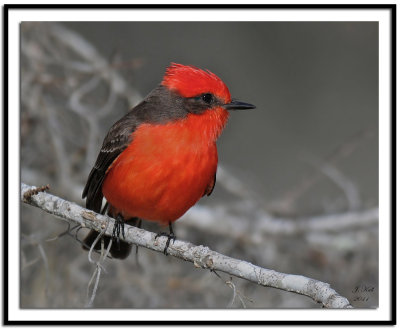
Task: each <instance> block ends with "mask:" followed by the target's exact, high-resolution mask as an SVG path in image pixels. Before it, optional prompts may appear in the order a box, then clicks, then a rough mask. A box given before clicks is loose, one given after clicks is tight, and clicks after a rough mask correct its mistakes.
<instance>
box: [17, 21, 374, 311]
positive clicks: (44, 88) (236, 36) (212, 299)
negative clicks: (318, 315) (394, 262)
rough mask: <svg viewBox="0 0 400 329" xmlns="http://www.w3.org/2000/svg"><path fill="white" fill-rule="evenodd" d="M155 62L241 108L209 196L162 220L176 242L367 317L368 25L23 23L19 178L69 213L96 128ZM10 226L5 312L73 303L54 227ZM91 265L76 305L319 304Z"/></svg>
mask: <svg viewBox="0 0 400 329" xmlns="http://www.w3.org/2000/svg"><path fill="white" fill-rule="evenodd" d="M171 62H177V63H182V64H190V65H195V66H197V67H200V68H203V69H209V70H210V71H212V72H214V73H215V74H217V75H218V76H219V77H220V78H221V79H222V80H223V81H224V82H225V83H226V84H227V85H228V87H229V89H230V91H231V94H232V97H233V98H237V99H239V100H242V101H245V102H249V103H252V104H255V105H256V106H257V109H255V110H252V111H246V112H234V113H231V117H230V120H229V123H228V125H227V127H226V129H225V131H224V133H223V134H222V136H221V138H220V140H219V142H218V150H219V159H220V164H221V168H220V169H219V173H218V176H217V184H216V187H215V190H214V192H213V194H212V196H210V197H209V198H206V199H203V200H201V202H200V204H199V206H196V207H195V208H193V210H192V211H189V213H188V214H187V215H185V216H184V218H182V219H181V220H179V221H177V222H176V224H175V232H176V233H177V236H178V238H180V239H183V240H188V241H191V242H193V243H195V244H203V245H207V246H209V247H210V248H211V249H213V250H216V251H218V252H221V253H224V254H227V255H229V256H232V257H235V258H240V259H243V260H247V261H250V262H252V263H255V264H257V265H259V266H263V267H266V268H270V269H274V270H276V271H281V272H287V273H293V274H300V275H305V276H309V277H312V278H315V279H318V280H321V281H325V282H328V283H330V284H331V286H332V287H333V288H334V289H335V290H337V291H338V292H339V294H341V295H343V296H345V297H347V298H348V299H349V301H350V302H351V303H352V304H353V305H354V306H355V307H377V306H378V292H379V291H378V218H377V207H378V23H373V22H223V23H219V22H215V23H214V22H182V23H180V22H168V23H160V22H143V23H137V22H122V23H117V22H115V23H105V22H98V23H86V22H74V23H58V24H55V23H33V22H32V23H31V22H24V23H22V24H21V81H22V85H21V106H22V107H21V180H22V181H23V182H24V183H27V184H32V185H36V186H38V185H44V184H50V186H51V190H50V192H51V193H53V194H56V195H59V196H61V197H64V198H67V199H69V200H72V201H75V202H78V203H79V204H81V205H84V200H81V199H80V194H81V192H82V189H83V186H84V184H85V182H86V178H87V175H88V173H89V171H90V169H91V167H92V166H93V164H94V161H95V158H96V156H97V153H98V151H99V149H100V146H101V143H102V140H103V138H104V136H105V134H106V132H107V130H108V129H109V127H110V126H111V125H112V123H113V122H115V121H116V120H117V119H119V118H120V117H121V116H122V115H123V114H124V113H126V112H127V111H128V110H129V109H130V108H132V107H133V106H134V105H135V104H137V103H138V102H139V101H140V100H141V99H142V98H143V97H144V96H145V95H146V94H147V93H149V92H150V91H151V90H152V89H153V88H154V87H156V86H157V84H158V83H160V81H161V79H162V76H163V74H164V71H165V68H166V67H167V66H168V65H169V64H170V63H171ZM346 216H347V217H346ZM21 220H22V226H21V227H22V232H21V268H22V270H21V307H23V308H71V307H72V308H75V307H76V308H81V307H85V305H87V300H88V299H87V296H86V289H87V286H88V283H89V280H90V277H91V275H92V273H93V271H94V266H93V265H92V264H91V263H89V261H88V259H87V253H86V252H85V251H83V250H82V249H81V247H80V245H79V242H78V241H76V240H75V239H74V237H73V236H70V235H66V236H63V237H60V238H58V239H56V240H54V241H50V242H49V241H47V239H48V238H51V237H53V236H56V235H57V234H59V233H61V232H63V230H64V229H65V228H66V225H65V223H62V222H61V221H58V220H56V219H55V218H54V217H52V216H50V215H47V214H44V213H43V212H41V211H40V210H37V209H33V208H32V207H29V206H26V205H22V206H21ZM288 225H289V226H290V225H292V226H293V227H307V229H300V230H293V231H290V232H288V231H287V230H285V227H287V226H288ZM301 225H304V226H301ZM144 228H147V229H149V230H153V231H158V227H157V226H152V225H146V224H145V225H144ZM84 234H85V232H84V229H82V230H80V232H79V233H78V238H81V237H82V236H83V235H84ZM104 266H105V268H106V270H107V273H102V276H101V280H100V284H99V288H98V291H97V295H96V298H95V300H94V302H93V305H92V307H105V308H114V307H116V308H121V307H124V308H125V307H126V308H227V307H228V308H229V307H238V308H241V307H244V306H246V307H249V308H309V307H311V308H319V307H320V305H318V304H316V303H315V302H313V301H312V300H309V299H308V298H306V297H303V296H299V295H295V294H292V293H287V292H283V291H279V290H276V289H271V288H262V287H260V286H257V285H254V284H251V283H248V282H245V281H242V280H239V279H236V278H233V279H232V281H233V283H234V284H235V285H236V290H237V291H238V293H237V294H236V296H234V294H233V290H232V289H231V287H230V286H229V285H228V284H226V283H225V281H229V280H231V279H230V278H229V276H226V275H224V274H222V273H221V277H222V280H221V279H220V278H218V277H217V276H216V275H214V274H212V273H210V272H208V271H203V270H199V269H196V268H195V267H194V266H193V265H192V264H190V263H183V262H182V261H179V260H176V259H173V258H172V257H165V256H164V255H162V254H156V253H154V252H150V251H147V250H144V249H139V253H138V257H135V255H131V256H130V258H128V259H127V260H126V261H118V260H107V261H106V262H105V264H104ZM364 286H365V287H373V289H372V292H371V291H370V292H368V293H365V292H362V293H360V290H362V289H358V290H357V287H359V288H362V287H364Z"/></svg>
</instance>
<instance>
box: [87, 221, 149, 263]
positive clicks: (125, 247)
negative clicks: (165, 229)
mask: <svg viewBox="0 0 400 329" xmlns="http://www.w3.org/2000/svg"><path fill="white" fill-rule="evenodd" d="M125 223H127V224H129V225H132V226H138V227H140V226H141V220H140V219H139V218H131V219H129V220H127V221H126V222H125ZM98 235H99V233H98V232H97V231H95V230H90V232H89V233H88V235H87V236H86V237H85V238H84V239H83V244H82V247H83V249H85V250H90V248H91V246H92V244H93V242H94V240H96V238H97V236H98ZM103 239H104V248H107V246H108V243H109V242H110V240H111V239H112V237H110V236H104V237H103ZM93 249H94V250H97V251H100V250H101V239H99V241H97V242H96V245H95V246H94V247H93ZM131 250H132V245H131V244H129V243H127V242H124V241H121V240H120V241H119V243H117V241H116V239H114V241H113V244H112V245H111V248H110V254H111V256H112V257H113V258H117V259H125V258H127V257H128V256H129V254H130V253H131Z"/></svg>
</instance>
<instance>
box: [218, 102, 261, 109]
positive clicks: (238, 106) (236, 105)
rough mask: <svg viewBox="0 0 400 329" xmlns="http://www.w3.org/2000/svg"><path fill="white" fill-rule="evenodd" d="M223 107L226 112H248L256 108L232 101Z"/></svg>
mask: <svg viewBox="0 0 400 329" xmlns="http://www.w3.org/2000/svg"><path fill="white" fill-rule="evenodd" d="M223 107H224V108H226V109H227V110H250V109H255V108H256V107H255V106H254V105H252V104H248V103H243V102H239V101H232V102H230V103H228V104H225V105H224V106H223Z"/></svg>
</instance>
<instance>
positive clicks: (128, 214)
mask: <svg viewBox="0 0 400 329" xmlns="http://www.w3.org/2000/svg"><path fill="white" fill-rule="evenodd" d="M253 108H255V106H254V105H251V104H247V103H242V102H239V101H232V99H231V95H230V93H229V90H228V87H227V86H226V85H225V83H224V82H222V80H221V79H220V78H218V77H217V76H216V75H215V74H213V73H211V72H210V71H203V70H201V69H198V68H196V67H194V66H185V65H181V64H174V63H173V64H171V66H170V67H168V68H167V70H166V73H165V76H164V79H163V81H162V82H161V84H160V85H159V86H158V87H157V88H155V89H154V90H153V91H152V92H151V93H150V94H149V95H148V96H147V97H146V98H145V99H144V100H143V101H142V102H141V103H140V104H138V105H137V106H136V107H134V108H133V109H132V110H131V111H130V112H128V113H127V114H126V115H125V116H124V117H123V118H121V119H120V120H119V121H117V122H116V123H115V124H114V125H113V126H112V127H111V129H110V130H109V132H108V133H107V135H106V137H105V139H104V142H103V145H102V147H101V150H100V153H99V155H98V157H97V160H96V163H95V165H94V167H93V169H92V170H91V172H90V174H89V177H88V180H87V183H86V186H85V189H84V190H83V194H82V197H83V198H85V197H86V207H87V208H88V209H91V210H93V211H95V212H100V211H101V206H102V200H103V196H104V197H105V198H106V200H107V204H106V209H103V212H105V210H107V213H108V214H109V215H110V216H111V217H113V218H116V219H117V220H116V223H117V224H116V225H117V226H116V227H115V230H114V233H115V232H116V236H117V238H118V237H119V232H120V228H121V226H122V233H123V232H124V229H123V223H124V221H128V220H131V219H139V218H140V219H144V220H149V221H156V222H158V223H160V224H162V225H169V227H170V234H169V235H167V236H168V242H167V244H166V247H165V250H164V252H166V250H167V248H168V245H169V242H170V239H171V238H172V239H174V238H175V237H174V235H173V232H172V226H171V223H172V222H174V221H176V220H177V219H178V218H179V217H181V216H182V215H183V214H184V213H185V212H186V211H187V210H188V209H189V208H190V207H192V206H193V205H194V204H195V203H196V202H197V201H199V199H200V198H201V197H202V196H204V195H210V194H211V192H212V191H213V188H214V185H215V175H216V171H217V163H218V153H217V146H216V140H217V138H218V137H219V135H220V134H221V132H222V130H223V128H224V126H225V124H226V122H227V120H228V116H229V113H228V111H227V110H247V109H253ZM118 225H119V226H118ZM97 234H98V233H97V232H95V231H91V232H90V233H89V234H88V236H87V237H86V238H85V240H84V243H85V245H86V247H90V245H91V244H92V243H93V241H94V240H95V238H96V237H97ZM114 235H115V234H114ZM161 235H166V234H164V233H162V234H161ZM95 248H96V249H98V248H99V244H97V245H96V247H95ZM130 249H131V247H130V245H128V244H127V243H125V242H122V241H121V243H119V239H118V244H114V245H113V246H112V247H111V255H112V256H113V257H114V258H121V259H123V258H125V257H127V256H128V254H129V252H130Z"/></svg>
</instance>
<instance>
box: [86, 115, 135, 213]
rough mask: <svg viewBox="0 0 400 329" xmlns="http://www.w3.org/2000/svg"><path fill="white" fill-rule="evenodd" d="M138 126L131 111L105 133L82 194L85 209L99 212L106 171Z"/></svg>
mask: <svg viewBox="0 0 400 329" xmlns="http://www.w3.org/2000/svg"><path fill="white" fill-rule="evenodd" d="M138 124H139V122H138V120H137V118H136V116H135V113H134V109H133V110H131V111H130V112H129V113H128V114H126V115H125V116H124V117H123V118H121V119H120V120H119V121H117V122H116V123H115V124H114V125H113V126H112V127H111V129H110V130H109V132H108V133H107V135H106V137H105V139H104V141H103V145H102V147H101V149H100V153H99V155H98V156H97V160H96V163H95V165H94V167H93V168H92V170H91V171H90V174H89V177H88V179H87V182H86V186H85V188H84V190H83V193H82V198H85V197H86V208H88V209H91V210H93V211H95V212H100V210H101V204H102V201H103V192H102V185H103V181H104V178H105V177H106V173H107V170H108V169H109V167H110V166H111V164H112V163H113V161H114V160H115V159H116V158H117V157H118V156H119V155H120V154H121V153H122V152H123V151H124V150H125V149H126V148H127V147H128V145H129V144H130V143H131V142H132V133H133V132H134V131H135V130H136V128H137V126H138Z"/></svg>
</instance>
